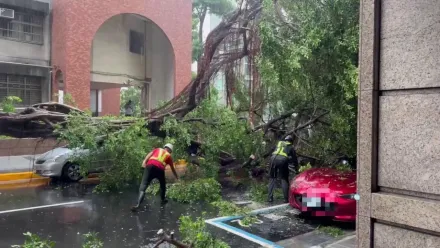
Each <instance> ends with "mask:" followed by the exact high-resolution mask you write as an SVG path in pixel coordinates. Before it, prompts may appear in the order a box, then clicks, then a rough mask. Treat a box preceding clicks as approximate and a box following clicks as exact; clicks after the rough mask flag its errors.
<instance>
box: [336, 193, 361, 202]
mask: <svg viewBox="0 0 440 248" xmlns="http://www.w3.org/2000/svg"><path fill="white" fill-rule="evenodd" d="M339 197H341V198H343V199H347V200H356V201H359V199H360V196H359V194H344V195H339Z"/></svg>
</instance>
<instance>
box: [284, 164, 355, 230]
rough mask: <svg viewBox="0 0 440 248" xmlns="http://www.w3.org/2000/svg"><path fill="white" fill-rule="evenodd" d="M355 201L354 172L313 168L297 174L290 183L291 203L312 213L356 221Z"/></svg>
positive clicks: (302, 210) (301, 209) (303, 210)
mask: <svg viewBox="0 0 440 248" xmlns="http://www.w3.org/2000/svg"><path fill="white" fill-rule="evenodd" d="M357 200H359V195H358V194H357V193H356V172H342V171H338V170H336V169H330V168H314V169H310V170H307V171H304V172H302V173H301V174H299V175H298V176H296V177H295V178H294V179H293V180H292V182H291V185H290V193H289V202H290V206H292V207H294V208H297V209H299V210H300V211H301V212H308V213H311V214H312V215H313V216H328V217H332V218H333V219H334V220H337V221H355V220H356V201H357Z"/></svg>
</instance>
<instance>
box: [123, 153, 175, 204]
mask: <svg viewBox="0 0 440 248" xmlns="http://www.w3.org/2000/svg"><path fill="white" fill-rule="evenodd" d="M172 152H173V145H172V144H166V145H165V146H164V148H156V149H154V150H153V151H152V152H150V153H149V154H148V155H147V156H146V157H145V159H144V161H143V162H142V167H143V168H144V174H143V176H142V182H141V186H140V187H139V198H138V202H137V205H135V206H133V207H132V208H131V209H132V211H136V210H138V209H139V207H140V205H141V204H142V201H143V200H144V198H145V190H147V188H148V186H149V185H150V183H151V181H152V180H153V179H155V178H157V180H159V184H160V197H161V199H162V204H165V203H167V202H168V201H167V199H166V198H165V193H166V181H165V167H166V166H167V165H169V166H170V167H171V170H172V171H173V174H174V176H175V177H176V179H179V177H178V176H177V173H176V170H175V169H174V164H173V158H172V157H171V153H172Z"/></svg>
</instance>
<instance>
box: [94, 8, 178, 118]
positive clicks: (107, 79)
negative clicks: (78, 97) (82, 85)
mask: <svg viewBox="0 0 440 248" xmlns="http://www.w3.org/2000/svg"><path fill="white" fill-rule="evenodd" d="M130 30H134V31H137V32H140V33H143V34H145V39H146V41H145V45H146V52H145V55H140V54H135V53H131V52H130V50H129V46H130V43H129V42H130V39H129V37H130ZM174 67H175V63H174V51H173V48H172V46H171V43H170V41H169V40H168V38H167V36H166V35H165V34H164V32H163V31H162V30H161V29H160V28H159V27H158V26H157V25H156V24H154V23H152V22H151V21H149V20H147V19H146V18H143V17H141V16H137V15H133V14H121V15H117V16H114V17H112V18H110V19H109V20H107V21H106V22H105V23H104V24H103V25H102V26H101V27H100V28H99V30H98V32H97V33H96V35H95V38H94V40H93V47H92V68H91V71H92V73H91V81H92V85H91V88H92V89H105V88H109V87H120V86H122V84H124V83H126V82H127V81H128V80H131V81H138V82H143V81H145V80H146V79H148V80H151V82H149V84H150V86H149V89H150V92H149V97H150V107H153V108H154V107H155V106H156V105H157V104H158V103H159V102H160V101H167V100H170V99H171V98H172V97H173V96H174V81H175V80H174ZM102 83H105V85H104V84H102ZM103 104H106V103H105V102H103ZM117 110H119V107H118V108H117Z"/></svg>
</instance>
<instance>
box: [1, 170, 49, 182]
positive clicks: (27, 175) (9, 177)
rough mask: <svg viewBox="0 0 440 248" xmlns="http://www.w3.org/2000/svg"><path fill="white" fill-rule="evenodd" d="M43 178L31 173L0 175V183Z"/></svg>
mask: <svg viewBox="0 0 440 248" xmlns="http://www.w3.org/2000/svg"><path fill="white" fill-rule="evenodd" d="M40 178H43V177H41V176H39V175H37V174H34V173H32V172H16V173H2V174H0V183H2V182H9V181H15V180H30V179H40Z"/></svg>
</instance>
